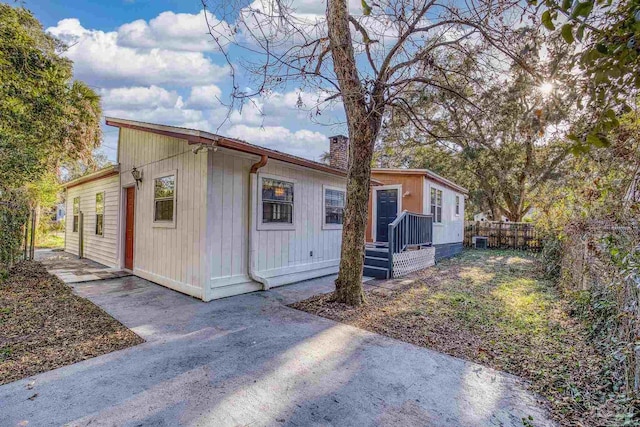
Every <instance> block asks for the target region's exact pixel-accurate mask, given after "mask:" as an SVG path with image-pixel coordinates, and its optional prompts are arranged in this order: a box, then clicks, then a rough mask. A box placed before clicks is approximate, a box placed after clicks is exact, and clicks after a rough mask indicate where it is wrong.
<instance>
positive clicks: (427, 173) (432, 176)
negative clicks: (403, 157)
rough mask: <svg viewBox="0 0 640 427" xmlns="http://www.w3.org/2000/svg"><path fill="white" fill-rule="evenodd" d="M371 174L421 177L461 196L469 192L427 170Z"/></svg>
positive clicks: (378, 170) (374, 170)
mask: <svg viewBox="0 0 640 427" xmlns="http://www.w3.org/2000/svg"><path fill="white" fill-rule="evenodd" d="M371 173H380V174H390V175H422V176H425V177H427V178H429V179H430V180H432V181H435V182H437V183H439V184H442V185H444V186H445V187H449V188H450V189H452V190H455V191H457V192H459V193H462V194H469V190H467V189H466V188H464V187H462V186H460V185H458V184H456V183H455V182H453V181H451V180H448V179H447V178H445V177H443V176H440V175H438V174H437V173H435V172H433V171H430V170H429V169H399V168H371Z"/></svg>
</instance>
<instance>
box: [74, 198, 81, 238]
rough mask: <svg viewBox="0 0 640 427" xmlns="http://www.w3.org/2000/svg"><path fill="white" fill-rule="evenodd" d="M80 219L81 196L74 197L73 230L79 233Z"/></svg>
mask: <svg viewBox="0 0 640 427" xmlns="http://www.w3.org/2000/svg"><path fill="white" fill-rule="evenodd" d="M79 220H80V197H74V198H73V232H74V233H77V232H78V228H79Z"/></svg>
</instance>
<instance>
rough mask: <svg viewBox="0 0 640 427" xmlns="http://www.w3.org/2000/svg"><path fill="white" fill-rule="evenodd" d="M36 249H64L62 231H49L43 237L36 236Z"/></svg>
mask: <svg viewBox="0 0 640 427" xmlns="http://www.w3.org/2000/svg"><path fill="white" fill-rule="evenodd" d="M36 247H37V248H46V249H53V248H64V231H58V232H56V231H51V232H49V233H46V234H44V235H41V234H36Z"/></svg>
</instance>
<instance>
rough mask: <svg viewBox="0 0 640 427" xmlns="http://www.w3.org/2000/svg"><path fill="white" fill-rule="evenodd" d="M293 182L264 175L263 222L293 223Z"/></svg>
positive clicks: (262, 193) (262, 191)
mask: <svg viewBox="0 0 640 427" xmlns="http://www.w3.org/2000/svg"><path fill="white" fill-rule="evenodd" d="M293 186H294V183H293V182H288V181H281V180H279V179H275V178H266V177H262V190H261V195H262V223H263V224H293Z"/></svg>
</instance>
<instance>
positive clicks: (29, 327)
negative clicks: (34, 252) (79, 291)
mask: <svg viewBox="0 0 640 427" xmlns="http://www.w3.org/2000/svg"><path fill="white" fill-rule="evenodd" d="M141 342H143V340H142V338H140V337H139V336H137V335H136V334H134V333H133V332H131V331H130V330H129V329H127V328H126V327H124V326H123V325H122V324H121V323H120V322H118V321H117V320H115V319H114V318H113V317H111V316H110V315H108V314H107V313H106V312H104V311H103V310H102V309H101V308H99V307H98V306H96V305H95V304H93V303H92V302H90V301H88V300H86V299H84V298H81V297H79V296H77V295H75V294H73V293H72V292H71V289H70V288H69V287H68V286H67V285H65V284H64V283H62V282H61V281H60V280H59V279H58V278H57V277H54V276H52V275H50V274H49V273H47V271H46V270H45V268H44V267H43V266H42V264H40V263H38V262H33V261H31V262H30V261H27V262H22V263H20V264H18V265H16V266H15V267H14V268H13V269H12V270H11V271H10V272H9V276H8V277H7V278H6V280H4V281H3V282H0V384H5V383H8V382H12V381H16V380H19V379H21V378H24V377H28V376H30V375H34V374H37V373H40V372H44V371H48V370H51V369H54V368H58V367H60V366H64V365H68V364H71V363H75V362H79V361H81V360H84V359H89V358H91V357H95V356H99V355H102V354H105V353H109V352H112V351H115V350H120V349H123V348H126V347H130V346H132V345H136V344H139V343H141Z"/></svg>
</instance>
